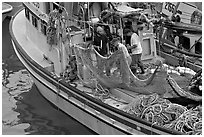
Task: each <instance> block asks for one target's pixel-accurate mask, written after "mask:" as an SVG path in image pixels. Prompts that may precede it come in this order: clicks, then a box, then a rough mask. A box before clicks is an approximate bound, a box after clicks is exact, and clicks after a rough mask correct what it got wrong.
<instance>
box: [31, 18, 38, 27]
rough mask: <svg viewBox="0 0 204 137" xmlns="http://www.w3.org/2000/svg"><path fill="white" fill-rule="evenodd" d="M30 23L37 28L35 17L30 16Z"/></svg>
mask: <svg viewBox="0 0 204 137" xmlns="http://www.w3.org/2000/svg"><path fill="white" fill-rule="evenodd" d="M32 24H33V26H35V27H36V28H38V21H37V18H36V17H34V16H32Z"/></svg>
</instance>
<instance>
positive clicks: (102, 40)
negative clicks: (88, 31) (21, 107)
mask: <svg viewBox="0 0 204 137" xmlns="http://www.w3.org/2000/svg"><path fill="white" fill-rule="evenodd" d="M93 44H94V47H95V50H96V51H97V52H98V53H99V54H100V55H101V56H103V57H106V56H108V38H107V36H106V33H105V31H104V29H103V28H102V27H101V26H98V27H97V29H96V34H95V35H94V42H93ZM96 60H97V66H98V69H100V70H101V72H102V73H103V72H104V70H105V73H106V75H107V76H109V75H110V69H108V68H107V67H106V66H105V65H104V64H103V63H102V60H101V58H100V57H98V56H97V57H96Z"/></svg>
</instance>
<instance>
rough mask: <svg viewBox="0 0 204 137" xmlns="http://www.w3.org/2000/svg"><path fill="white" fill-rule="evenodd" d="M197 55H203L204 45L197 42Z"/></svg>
mask: <svg viewBox="0 0 204 137" xmlns="http://www.w3.org/2000/svg"><path fill="white" fill-rule="evenodd" d="M195 53H196V54H201V55H202V44H201V42H197V43H196V44H195Z"/></svg>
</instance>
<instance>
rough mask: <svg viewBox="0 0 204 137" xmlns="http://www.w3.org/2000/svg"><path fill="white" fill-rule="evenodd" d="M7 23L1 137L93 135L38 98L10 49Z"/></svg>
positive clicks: (3, 45) (32, 84)
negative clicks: (22, 136) (13, 136)
mask: <svg viewBox="0 0 204 137" xmlns="http://www.w3.org/2000/svg"><path fill="white" fill-rule="evenodd" d="M14 4H16V3H14ZM14 10H15V9H14ZM9 22H10V19H8V18H6V19H5V20H4V21H3V22H2V134H3V135H24V134H31V135H62V134H64V135H93V134H95V133H94V132H92V131H91V130H89V129H88V128H86V127H85V126H83V125H81V124H80V123H79V122H77V121H75V120H74V119H72V118H71V117H69V116H68V115H66V114H65V113H63V112H62V111H60V110H58V109H57V108H56V107H54V106H53V105H52V104H51V103H49V102H48V101H47V100H45V98H43V97H42V96H41V94H40V93H39V92H38V89H37V88H36V86H35V84H34V83H33V81H32V79H31V77H30V75H29V73H28V72H27V70H26V69H25V68H24V66H23V65H22V64H21V62H20V61H19V59H18V58H17V56H16V55H15V53H14V51H13V49H12V43H11V41H10V38H11V37H10V35H9V30H8V27H9Z"/></svg>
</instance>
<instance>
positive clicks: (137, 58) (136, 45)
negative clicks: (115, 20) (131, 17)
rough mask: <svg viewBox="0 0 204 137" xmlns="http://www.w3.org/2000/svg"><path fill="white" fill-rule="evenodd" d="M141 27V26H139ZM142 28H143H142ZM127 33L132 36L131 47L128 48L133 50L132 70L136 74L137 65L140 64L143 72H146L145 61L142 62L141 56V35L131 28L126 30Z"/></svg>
mask: <svg viewBox="0 0 204 137" xmlns="http://www.w3.org/2000/svg"><path fill="white" fill-rule="evenodd" d="M137 27H138V28H137V29H139V26H137ZM140 29H141V28H140ZM126 34H127V35H128V36H131V38H130V47H128V49H130V50H131V51H132V54H131V57H132V63H131V65H130V68H131V70H132V72H133V73H134V74H135V73H136V66H135V65H138V66H139V67H140V69H141V74H144V73H145V71H144V66H143V63H142V62H141V56H142V45H141V42H140V39H139V36H138V35H137V34H136V33H134V32H133V30H131V29H127V30H126Z"/></svg>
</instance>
